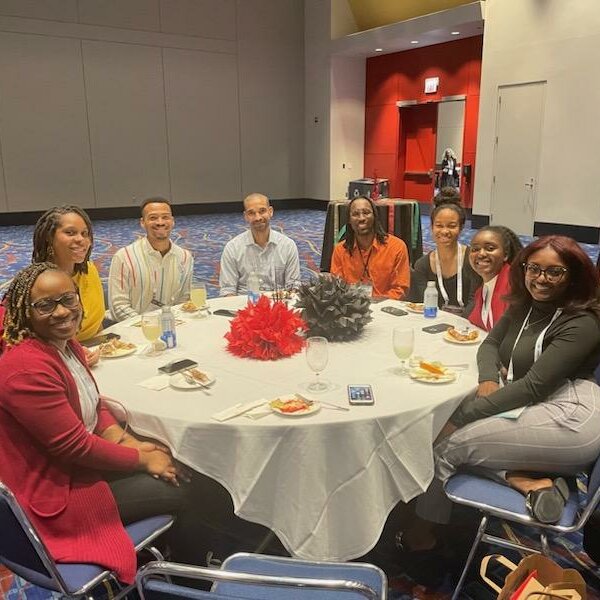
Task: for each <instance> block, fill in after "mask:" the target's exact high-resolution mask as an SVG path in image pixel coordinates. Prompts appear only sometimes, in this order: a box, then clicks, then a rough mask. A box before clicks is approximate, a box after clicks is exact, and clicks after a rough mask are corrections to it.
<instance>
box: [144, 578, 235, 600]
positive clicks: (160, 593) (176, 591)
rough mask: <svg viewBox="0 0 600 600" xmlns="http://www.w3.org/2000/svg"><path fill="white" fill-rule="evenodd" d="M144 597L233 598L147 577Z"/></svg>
mask: <svg viewBox="0 0 600 600" xmlns="http://www.w3.org/2000/svg"><path fill="white" fill-rule="evenodd" d="M144 598H145V599H146V600H181V599H182V598H185V599H186V600H188V599H189V600H231V596H223V595H221V594H215V593H213V592H207V591H204V590H197V589H195V588H190V587H187V586H183V585H178V584H175V583H168V582H166V581H163V580H162V579H147V580H146V581H145V582H144Z"/></svg>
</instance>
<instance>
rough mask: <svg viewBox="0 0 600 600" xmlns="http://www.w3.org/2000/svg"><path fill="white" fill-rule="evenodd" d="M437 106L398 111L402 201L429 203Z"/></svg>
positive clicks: (417, 106)
mask: <svg viewBox="0 0 600 600" xmlns="http://www.w3.org/2000/svg"><path fill="white" fill-rule="evenodd" d="M437 109H438V107H437V103H431V104H417V105H415V106H403V107H402V108H401V109H400V126H401V132H402V133H401V136H400V153H399V154H400V165H402V164H404V168H403V169H402V168H400V173H399V174H400V179H401V181H402V186H401V187H402V188H403V191H402V192H401V195H402V197H403V198H408V199H410V200H420V201H421V202H430V201H431V198H432V197H433V191H434V190H433V184H434V173H435V142H436V130H437Z"/></svg>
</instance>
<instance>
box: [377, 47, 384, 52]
mask: <svg viewBox="0 0 600 600" xmlns="http://www.w3.org/2000/svg"><path fill="white" fill-rule="evenodd" d="M375 52H383V48H375Z"/></svg>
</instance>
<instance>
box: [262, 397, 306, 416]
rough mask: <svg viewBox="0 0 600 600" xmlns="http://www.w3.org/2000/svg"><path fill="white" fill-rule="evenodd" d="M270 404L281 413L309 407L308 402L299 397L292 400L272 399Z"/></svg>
mask: <svg viewBox="0 0 600 600" xmlns="http://www.w3.org/2000/svg"><path fill="white" fill-rule="evenodd" d="M271 406H272V407H273V408H275V409H276V410H279V411H281V412H283V413H294V412H299V411H301V410H308V409H309V408H310V404H309V403H308V402H306V400H301V399H300V398H294V399H293V400H279V399H277V400H273V402H271Z"/></svg>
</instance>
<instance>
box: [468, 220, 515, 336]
mask: <svg viewBox="0 0 600 600" xmlns="http://www.w3.org/2000/svg"><path fill="white" fill-rule="evenodd" d="M522 249H523V245H522V244H521V241H520V240H519V238H518V237H517V234H516V233H515V232H514V231H513V230H512V229H509V228H508V227H504V226H503V225H488V226H486V227H482V228H481V229H480V230H479V231H478V232H477V233H476V234H475V235H474V236H473V239H472V240H471V246H470V247H469V262H470V263H471V266H472V267H473V270H474V271H475V273H477V275H479V276H480V277H481V279H482V280H483V285H481V286H480V287H479V288H477V290H475V296H474V298H473V303H472V305H471V306H472V308H471V310H470V311H469V310H468V308H467V311H466V312H467V314H468V315H469V317H468V318H469V321H471V323H473V324H474V325H477V327H481V329H485V331H490V329H492V327H493V326H494V324H495V323H497V322H498V320H499V319H500V317H501V316H502V315H503V314H504V312H505V311H506V309H507V308H508V303H507V302H506V299H505V297H506V296H508V295H509V294H510V284H509V273H510V265H511V264H512V262H513V260H514V259H515V257H516V256H517V254H519V252H520V251H521V250H522Z"/></svg>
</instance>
